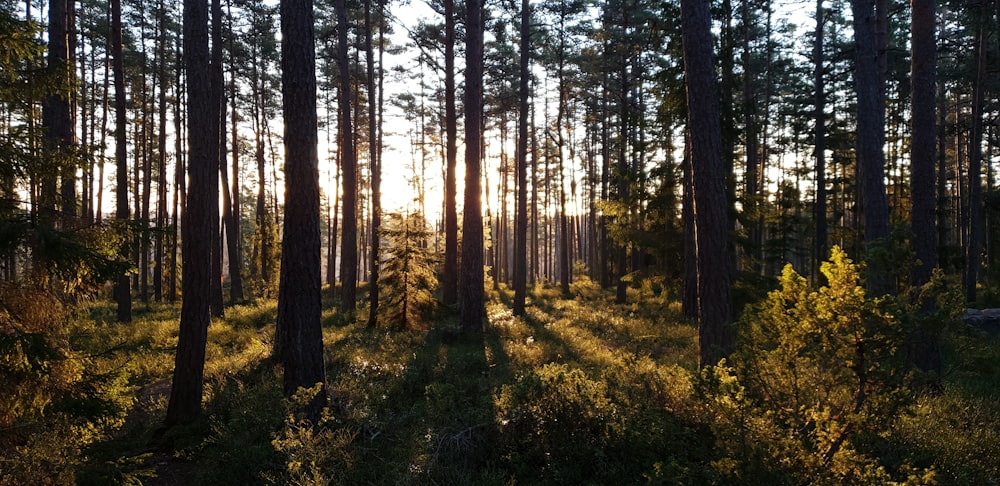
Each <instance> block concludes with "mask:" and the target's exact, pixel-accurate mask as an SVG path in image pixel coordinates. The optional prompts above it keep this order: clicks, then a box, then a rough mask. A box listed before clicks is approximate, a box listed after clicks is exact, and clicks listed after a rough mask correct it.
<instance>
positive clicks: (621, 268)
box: [615, 2, 721, 304]
mask: <svg viewBox="0 0 1000 486" xmlns="http://www.w3.org/2000/svg"><path fill="white" fill-rule="evenodd" d="M621 13H622V25H621V28H622V35H623V36H624V37H625V38H626V39H627V38H628V31H629V4H628V2H622V12H621ZM628 44H629V45H627V46H625V47H624V48H622V49H623V52H622V53H621V65H620V67H619V68H620V76H621V80H620V82H621V92H620V93H619V99H618V104H619V110H620V114H619V123H620V125H621V127H620V134H619V137H618V177H617V178H618V202H619V203H621V204H622V205H624V206H625V207H628V206H630V205H631V201H630V200H629V181H628V173H629V166H628V156H627V154H628V142H629V140H630V135H629V119H630V118H631V116H630V110H629V103H630V100H629V73H628V61H629V58H628V52H629V51H630V50H631V45H630V44H631V43H630V42H628ZM719 150H721V148H720V149H719ZM618 219H620V220H624V221H620V222H619V223H618V225H619V226H620V227H624V226H627V225H629V224H630V222H629V221H628V220H627V211H625V210H621V211H620V214H619V215H618ZM617 261H618V265H617V267H618V268H617V271H618V278H617V280H616V284H617V285H616V288H615V290H616V293H615V303H618V304H624V303H625V302H626V301H627V300H628V292H627V287H628V286H627V284H626V282H625V276H626V275H627V274H628V246H627V244H626V243H625V242H620V243H619V244H618V249H617Z"/></svg>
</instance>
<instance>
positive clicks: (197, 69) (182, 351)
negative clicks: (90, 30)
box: [116, 0, 218, 427]
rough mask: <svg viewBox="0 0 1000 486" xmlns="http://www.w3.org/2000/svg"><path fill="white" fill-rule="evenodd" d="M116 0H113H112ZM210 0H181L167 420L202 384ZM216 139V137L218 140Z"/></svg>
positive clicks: (186, 408)
mask: <svg viewBox="0 0 1000 486" xmlns="http://www.w3.org/2000/svg"><path fill="white" fill-rule="evenodd" d="M116 1H117V0H116ZM209 62H210V58H209V48H208V4H207V2H206V1H205V0H185V1H184V64H185V66H186V67H187V94H188V99H187V105H188V134H189V135H193V136H190V137H189V138H188V153H189V159H188V164H187V169H188V184H189V185H188V191H187V198H188V199H187V203H186V205H185V209H186V210H185V211H184V213H183V214H184V216H183V221H182V225H183V229H182V232H183V236H184V240H183V251H182V256H183V259H184V279H183V280H182V281H181V284H182V292H183V295H184V301H183V303H182V304H181V323H180V332H179V334H178V341H177V354H176V356H175V358H174V376H173V381H172V383H171V388H170V402H169V403H168V405H167V417H166V425H167V426H168V427H169V426H173V425H178V424H184V423H190V422H192V421H194V420H195V419H196V418H197V417H198V416H199V415H200V414H201V397H202V392H203V389H204V371H205V343H206V340H207V338H208V325H209V322H210V321H211V314H210V313H209V299H210V296H209V292H210V290H211V284H210V282H209V281H210V280H211V278H212V270H211V266H210V265H211V260H212V235H211V232H212V223H211V217H212V210H211V208H210V206H211V205H212V204H213V203H214V202H215V199H214V198H213V197H212V191H211V190H212V183H211V181H210V179H212V178H213V177H214V172H213V171H212V167H213V162H212V161H213V159H215V157H217V156H218V151H217V150H216V145H215V144H213V143H212V141H211V140H210V139H211V138H212V136H213V135H214V134H217V133H218V124H217V123H215V121H214V120H213V119H212V110H213V108H212V106H211V100H212V96H211V91H210V90H211V87H210V81H209V79H210V76H211V74H210V64H209ZM216 143H217V142H216Z"/></svg>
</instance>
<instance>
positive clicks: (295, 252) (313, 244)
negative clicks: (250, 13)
mask: <svg viewBox="0 0 1000 486" xmlns="http://www.w3.org/2000/svg"><path fill="white" fill-rule="evenodd" d="M338 3H339V5H343V0H341V1H340V2H338ZM280 11H281V36H282V42H281V87H282V109H283V112H284V119H285V194H286V196H285V197H286V200H285V219H284V231H283V234H282V241H281V277H280V280H279V283H278V319H277V329H278V336H277V339H276V340H275V343H276V346H277V349H276V351H277V354H278V356H279V357H280V359H281V362H282V364H283V365H284V392H285V396H291V395H292V394H294V393H295V392H296V391H297V390H298V389H299V388H301V387H306V388H308V387H312V386H315V385H316V384H318V383H319V384H324V383H325V382H326V376H325V371H324V366H323V328H322V322H321V311H322V308H321V306H322V302H321V300H322V295H321V287H322V276H321V271H320V247H321V237H320V223H319V156H318V154H317V145H318V141H319V140H318V135H317V119H316V64H315V41H314V37H313V36H314V34H313V5H312V0H282V2H281V5H280ZM325 404H326V391H325V388H321V389H320V391H319V393H317V394H316V396H315V397H314V398H313V399H312V400H311V401H310V402H309V404H308V405H307V406H306V408H305V410H303V411H304V412H305V413H306V414H307V415H308V416H309V417H310V418H311V419H313V420H314V421H315V420H316V419H318V418H319V414H320V412H321V410H322V408H323V406H324V405H325Z"/></svg>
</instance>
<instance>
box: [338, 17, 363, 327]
mask: <svg viewBox="0 0 1000 486" xmlns="http://www.w3.org/2000/svg"><path fill="white" fill-rule="evenodd" d="M334 6H335V8H336V11H337V37H338V41H337V65H338V68H339V69H340V99H339V100H338V101H339V104H340V160H341V168H342V170H343V178H344V183H343V187H344V190H343V193H344V194H343V204H344V207H343V211H344V216H343V222H342V224H343V230H342V232H343V235H342V236H341V239H342V241H341V250H340V279H341V304H340V307H341V309H342V310H344V311H346V312H354V307H355V305H356V304H357V300H358V298H357V288H358V164H357V159H356V158H355V157H356V154H355V153H354V128H353V124H352V120H351V103H352V102H353V98H352V95H351V74H350V70H349V69H350V65H349V64H348V57H347V47H348V46H347V29H348V24H347V2H346V0H336V2H334Z"/></svg>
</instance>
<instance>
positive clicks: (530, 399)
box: [71, 281, 1000, 485]
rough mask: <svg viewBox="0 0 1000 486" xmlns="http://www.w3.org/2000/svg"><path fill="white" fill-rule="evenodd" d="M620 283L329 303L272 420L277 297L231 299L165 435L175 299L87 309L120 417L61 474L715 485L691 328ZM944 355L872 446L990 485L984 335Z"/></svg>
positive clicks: (995, 411) (991, 415)
mask: <svg viewBox="0 0 1000 486" xmlns="http://www.w3.org/2000/svg"><path fill="white" fill-rule="evenodd" d="M629 292H630V294H629V302H632V304H627V305H617V304H614V303H613V295H612V294H610V293H608V292H605V291H603V290H601V289H600V288H598V287H597V286H595V285H593V284H591V283H589V282H586V281H584V282H581V283H577V284H574V286H573V287H572V289H571V296H570V297H568V298H567V297H564V296H563V295H562V294H561V292H560V291H559V289H558V288H555V287H548V286H536V287H535V288H533V289H532V291H531V293H530V302H529V306H528V312H527V315H526V316H523V317H515V316H513V314H512V313H511V312H510V309H509V307H508V306H507V305H505V304H504V302H509V299H510V296H511V294H510V292H509V291H508V290H507V289H503V288H501V289H499V290H497V291H494V293H493V294H492V295H491V298H490V299H489V302H488V304H487V314H488V320H489V322H488V325H487V326H486V332H485V333H483V334H481V335H474V336H469V335H466V334H463V333H462V332H461V331H460V329H459V323H458V320H457V318H456V317H455V316H452V315H449V314H448V313H447V312H445V313H442V315H441V316H440V318H439V319H437V320H436V322H435V323H434V325H433V326H432V328H431V329H429V330H414V331H396V330H387V329H369V328H367V327H366V325H365V322H364V318H363V317H364V316H363V314H364V313H363V312H359V313H358V314H359V315H358V316H354V317H353V318H348V317H346V316H344V315H342V314H340V313H338V312H337V311H336V310H334V304H333V302H327V303H326V310H325V311H324V314H323V323H324V330H323V339H324V344H325V361H326V366H327V393H328V398H329V403H330V408H329V411H328V414H327V415H326V416H325V417H324V419H323V420H322V421H321V423H319V424H315V425H316V426H315V427H313V426H312V425H314V424H305V423H302V422H301V421H298V420H297V419H295V418H294V417H291V416H289V414H288V412H287V410H289V409H290V408H289V407H290V405H289V402H288V400H286V399H285V398H283V397H282V395H281V387H280V376H281V374H280V369H278V368H277V367H276V366H275V365H274V364H273V363H272V362H271V361H270V359H269V353H270V349H271V344H272V339H273V333H274V329H273V321H274V315H275V312H276V306H275V303H274V302H273V301H261V302H258V303H255V304H251V305H244V306H235V307H229V308H227V310H226V318H225V319H221V320H214V321H213V323H212V327H211V328H210V332H209V343H208V351H207V356H208V360H207V363H206V393H205V405H204V417H203V419H202V420H201V421H199V422H197V423H195V424H193V425H191V426H188V427H184V428H180V429H174V430H171V431H168V432H167V434H166V435H164V436H157V435H156V432H157V429H158V428H159V423H160V421H161V420H162V417H163V415H164V413H165V407H166V403H167V394H168V393H169V379H170V375H171V370H172V364H173V362H172V360H173V352H174V347H175V346H176V332H177V319H178V318H177V316H178V314H179V306H176V305H167V304H162V305H161V304H153V305H150V306H148V307H145V306H142V307H137V308H136V314H135V321H134V322H133V323H132V324H117V323H114V322H113V321H114V314H113V308H111V307H110V306H109V305H107V304H93V305H91V306H89V307H87V308H84V309H81V310H80V311H78V313H77V315H76V319H75V320H74V323H73V325H72V332H71V341H72V342H73V344H74V347H75V348H76V349H79V350H81V351H80V352H82V353H89V354H91V355H94V356H95V358H94V359H95V360H96V361H97V365H96V369H100V370H104V371H106V372H110V371H111V370H123V371H124V372H123V373H121V376H122V377H123V378H122V379H121V380H120V382H118V384H117V385H116V387H117V388H116V391H115V393H117V396H118V400H119V402H120V403H122V404H123V410H122V411H121V413H120V414H119V415H118V419H117V421H116V422H115V423H113V424H111V425H109V426H107V427H105V428H104V429H103V430H104V433H103V434H102V436H101V438H100V439H99V440H96V441H95V442H94V443H93V444H92V445H90V446H89V447H87V448H86V450H85V456H86V461H85V462H84V464H83V465H82V466H80V468H79V471H78V473H77V475H76V478H77V481H78V482H79V483H82V484H129V481H130V480H135V481H138V482H143V483H145V484H213V485H215V484H268V483H271V484H315V483H325V484H485V485H491V484H497V485H506V484H641V483H649V484H717V483H719V482H721V481H722V480H723V479H724V478H726V476H725V475H724V474H720V473H719V470H720V469H719V468H725V467H726V466H725V465H726V464H727V459H731V458H727V457H725V456H724V454H723V452H722V450H723V448H719V447H718V446H717V444H716V443H715V437H714V436H713V433H712V430H713V429H712V425H713V424H712V423H711V418H710V414H709V413H706V408H705V404H704V403H703V402H702V400H703V398H702V397H701V395H700V393H699V392H698V391H697V390H698V387H699V386H702V385H699V380H700V378H699V373H698V372H697V360H698V348H697V329H696V328H695V327H694V326H693V325H692V324H691V323H690V322H688V321H687V320H685V319H684V318H683V317H682V315H681V313H680V309H679V306H678V305H677V303H676V302H673V301H671V300H669V299H668V297H667V292H662V293H659V292H658V293H655V294H654V293H653V292H651V291H649V289H630V290H629ZM947 349H948V350H950V352H949V354H948V355H947V362H948V370H949V371H948V373H946V375H945V378H944V388H943V390H944V391H943V392H942V393H939V394H924V395H920V396H918V397H916V398H915V399H914V400H913V404H912V406H911V407H910V408H909V409H908V412H907V413H906V414H904V415H903V416H901V417H900V418H899V419H898V420H897V421H896V425H895V426H894V427H893V428H892V430H891V432H890V433H888V434H887V435H886V436H885V437H881V438H878V439H877V440H876V441H874V442H873V445H872V446H871V447H870V450H872V451H876V452H878V451H881V452H879V453H880V454H881V457H882V463H883V464H885V465H886V467H887V468H892V469H893V470H894V471H905V470H913V471H917V470H932V471H933V474H932V475H933V477H935V478H936V479H937V481H938V482H939V484H996V483H997V480H998V478H1000V466H997V464H1000V433H998V431H1000V405H998V400H997V398H998V396H997V391H996V390H998V389H1000V388H997V386H998V385H1000V378H998V377H1000V374H998V371H1000V342H997V338H991V339H984V338H983V337H982V336H979V335H976V334H972V333H971V331H970V332H966V331H963V332H956V333H952V335H951V337H950V338H949V341H948V343H947ZM772 467H773V468H777V470H780V469H781V468H782V467H785V466H781V465H772ZM154 474H155V475H157V476H158V477H151V476H152V475H154ZM769 474H771V475H770V476H768V477H779V478H780V477H791V476H793V475H784V476H783V475H782V474H776V473H775V471H774V470H772V471H770V473H769ZM894 474H895V473H894ZM899 474H902V473H899ZM899 474H895V477H900V476H899ZM917 476H920V475H919V474H916V473H915V475H914V477H917ZM927 477H929V476H926V475H924V476H920V480H925V479H927ZM729 479H731V478H729ZM745 479H746V480H747V481H751V480H752V479H753V478H745ZM904 479H905V478H904ZM171 481H172V482H171ZM914 482H917V483H919V482H920V481H917V480H914ZM924 482H926V481H924ZM132 484H135V483H132Z"/></svg>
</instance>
